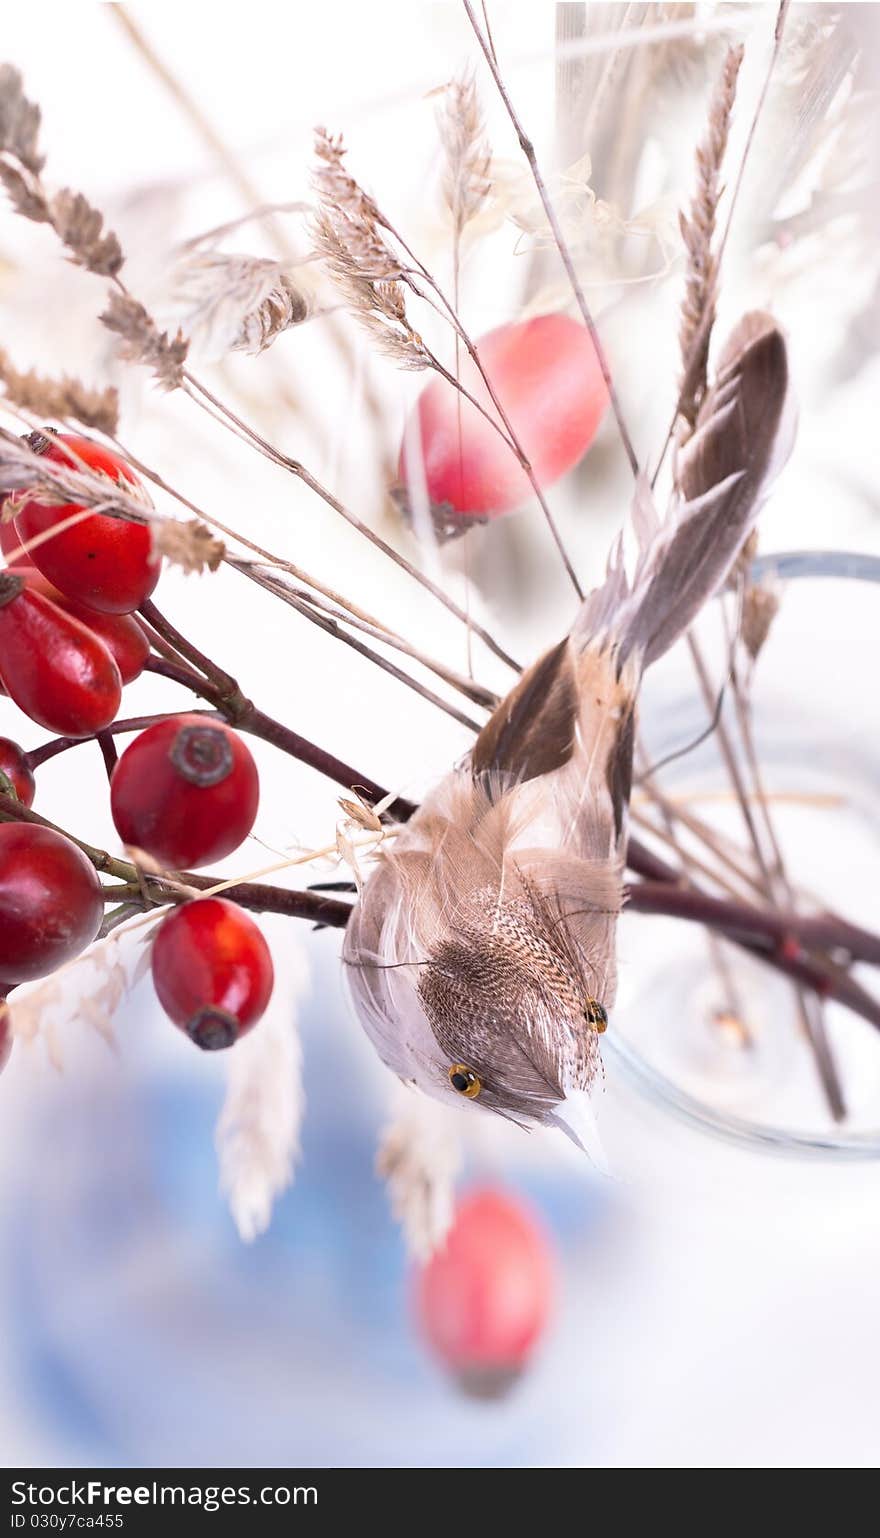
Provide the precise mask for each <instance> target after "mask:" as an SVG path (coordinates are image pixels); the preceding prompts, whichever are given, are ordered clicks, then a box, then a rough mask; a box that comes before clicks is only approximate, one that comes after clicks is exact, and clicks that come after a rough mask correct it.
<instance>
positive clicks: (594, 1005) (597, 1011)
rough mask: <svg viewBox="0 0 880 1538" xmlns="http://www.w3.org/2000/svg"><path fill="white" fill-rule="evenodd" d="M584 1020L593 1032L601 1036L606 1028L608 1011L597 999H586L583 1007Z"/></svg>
mask: <svg viewBox="0 0 880 1538" xmlns="http://www.w3.org/2000/svg"><path fill="white" fill-rule="evenodd" d="M584 1019H585V1020H586V1022H587V1025H589V1026H592V1028H593V1030H594V1031H597V1032H598V1033H599V1035H600V1036H601V1034H602V1032H603V1031H604V1030H606V1029H607V1026H608V1011H607V1009H606V1008H605V1005H604V1004H600V1003H599V1000H598V999H587V1002H586V1004H585V1005H584Z"/></svg>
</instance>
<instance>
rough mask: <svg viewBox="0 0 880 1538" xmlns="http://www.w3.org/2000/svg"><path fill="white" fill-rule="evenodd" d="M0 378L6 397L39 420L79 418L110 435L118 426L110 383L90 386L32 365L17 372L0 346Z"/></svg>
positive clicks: (115, 398)
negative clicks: (40, 371)
mask: <svg viewBox="0 0 880 1538" xmlns="http://www.w3.org/2000/svg"><path fill="white" fill-rule="evenodd" d="M0 382H2V384H3V387H4V390H5V391H6V398H7V400H8V401H9V402H10V403H11V404H12V405H13V406H16V407H17V408H18V410H19V411H25V412H30V413H31V414H32V415H33V416H37V417H40V418H41V419H42V420H43V421H56V422H69V421H73V422H79V423H80V424H81V426H83V427H91V428H94V429H96V430H97V431H98V432H101V433H107V434H108V436H110V437H113V436H114V435H115V433H116V432H117V429H118V427H119V394H118V392H117V391H116V390H115V389H113V388H112V387H108V388H107V389H104V390H92V389H90V388H89V387H88V386H87V385H84V384H82V382H81V381H80V380H79V379H71V378H69V377H68V376H67V375H66V374H65V375H62V377H61V378H60V379H47V378H46V377H45V376H44V375H42V374H38V373H36V372H35V370H33V369H29V370H28V371H27V373H20V372H19V370H18V369H17V368H16V367H15V365H14V364H13V362H12V360H11V358H10V357H9V354H8V353H7V352H5V351H4V350H3V349H2V348H0Z"/></svg>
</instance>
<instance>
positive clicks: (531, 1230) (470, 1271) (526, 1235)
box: [415, 1189, 553, 1398]
mask: <svg viewBox="0 0 880 1538" xmlns="http://www.w3.org/2000/svg"><path fill="white" fill-rule="evenodd" d="M552 1300H553V1261H552V1256H551V1252H550V1247H549V1243H548V1240H547V1238H546V1236H545V1234H544V1232H543V1230H542V1229H541V1228H540V1227H539V1226H538V1224H537V1223H536V1221H535V1219H534V1218H533V1216H532V1214H531V1212H530V1211H529V1209H528V1208H527V1207H526V1206H525V1205H524V1204H523V1203H521V1202H520V1201H519V1200H518V1199H517V1198H516V1197H513V1196H510V1195H508V1194H507V1193H505V1192H504V1191H498V1190H492V1189H486V1190H480V1191H475V1192H473V1193H472V1194H471V1195H469V1196H466V1197H465V1198H464V1200H463V1201H461V1202H460V1203H459V1204H458V1207H457V1209H456V1213H455V1217H454V1219H453V1223H452V1227H451V1229H450V1230H449V1233H448V1235H447V1237H446V1240H445V1242H444V1244H443V1246H442V1247H441V1248H440V1249H439V1250H438V1251H437V1252H436V1253H435V1254H434V1255H432V1257H431V1259H430V1260H429V1261H428V1262H427V1264H426V1265H425V1266H423V1267H422V1268H421V1270H420V1271H419V1272H418V1273H417V1275H416V1281H415V1304H416V1313H417V1317H418V1320H419V1323H420V1325H421V1328H422V1332H423V1334H424V1335H425V1337H426V1338H427V1340H428V1343H429V1345H430V1346H431V1348H432V1350H433V1351H434V1353H435V1355H436V1356H438V1357H439V1358H440V1360H441V1361H442V1362H443V1363H444V1365H445V1366H446V1367H447V1368H449V1369H450V1371H451V1372H452V1373H453V1375H454V1376H455V1378H456V1381H457V1382H458V1384H459V1387H461V1388H462V1389H464V1390H465V1391H466V1392H467V1393H470V1394H473V1395H474V1396H476V1397H480V1398H490V1397H495V1396H497V1395H499V1394H502V1393H504V1392H505V1391H506V1390H507V1389H508V1388H509V1387H510V1386H511V1385H512V1384H513V1383H514V1382H515V1381H516V1379H517V1378H518V1377H519V1375H520V1373H521V1372H522V1370H523V1368H524V1367H525V1366H526V1364H527V1362H528V1360H529V1358H530V1356H531V1355H532V1352H533V1351H534V1348H535V1346H536V1345H537V1343H538V1341H539V1339H540V1337H541V1335H542V1333H543V1331H544V1329H545V1326H546V1324H547V1320H548V1318H549V1315H550V1311H551V1307H552Z"/></svg>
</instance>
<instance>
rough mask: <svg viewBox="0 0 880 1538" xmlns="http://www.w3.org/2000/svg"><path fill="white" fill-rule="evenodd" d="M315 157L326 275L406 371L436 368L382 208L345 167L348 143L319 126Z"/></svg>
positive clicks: (315, 228)
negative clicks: (416, 323) (414, 321)
mask: <svg viewBox="0 0 880 1538" xmlns="http://www.w3.org/2000/svg"><path fill="white" fill-rule="evenodd" d="M315 155H316V166H315V171H314V176H313V180H314V187H315V193H316V196H317V205H318V206H317V211H316V213H315V218H314V221H313V225H312V234H313V239H314V242H315V247H316V250H317V252H318V254H319V256H320V257H321V258H322V262H323V266H324V270H325V272H326V273H327V275H328V277H329V278H330V279H331V281H332V282H333V284H334V285H335V287H336V288H337V289H338V291H339V293H340V295H341V297H342V299H343V302H344V303H345V305H346V306H347V308H348V309H349V310H350V311H351V313H352V314H353V315H354V316H355V317H356V318H357V319H358V320H359V321H360V322H361V324H362V325H363V326H364V327H365V328H366V330H367V331H369V332H370V334H371V335H372V337H373V338H374V340H375V341H376V342H377V343H378V345H379V347H380V348H381V350H382V351H383V352H385V353H386V354H387V355H388V356H389V357H391V358H393V359H394V361H395V362H396V363H398V364H400V365H401V366H402V367H403V368H412V369H423V368H428V367H430V364H431V356H430V354H429V352H428V350H427V348H426V347H425V344H424V342H423V341H422V339H421V337H420V336H419V335H418V333H417V332H416V331H415V330H414V329H413V327H412V325H411V324H410V322H409V319H408V316H407V313H406V298H405V294H404V288H403V278H404V273H403V267H402V264H401V262H400V259H399V257H398V256H396V255H395V253H394V251H393V250H392V248H391V246H390V244H389V242H388V240H387V239H386V235H385V230H386V228H387V226H386V225H385V221H384V219H383V217H382V215H381V213H380V211H379V208H378V206H377V204H376V203H375V202H374V200H373V199H372V198H371V197H370V196H369V194H368V193H366V192H364V190H363V188H362V187H360V186H359V185H358V183H357V182H356V181H355V180H354V178H353V177H352V176H351V175H350V174H349V172H348V170H347V168H346V166H345V164H344V158H345V147H344V145H343V143H342V139H341V138H336V139H334V138H332V137H331V136H330V134H328V133H327V131H326V129H324V128H319V129H318V130H317V132H316V135H315Z"/></svg>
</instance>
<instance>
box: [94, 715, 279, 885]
mask: <svg viewBox="0 0 880 1538" xmlns="http://www.w3.org/2000/svg"><path fill="white" fill-rule="evenodd" d="M259 799H260V782H259V779H258V776H257V766H256V764H255V763H254V761H253V758H252V757H251V754H250V750H249V749H248V748H247V747H246V746H245V744H244V743H243V742H242V740H241V738H240V737H239V736H237V735H236V733H235V732H233V731H232V730H231V729H230V728H229V727H228V726H226V725H224V723H223V722H221V721H212V720H206V719H205V717H204V716H198V715H186V716H174V717H173V718H172V719H171V720H168V721H158V722H157V723H156V725H155V726H150V727H148V728H147V730H146V731H145V732H141V734H140V736H139V737H136V738H135V740H134V742H133V743H131V744H130V746H129V747H127V748H126V750H125V752H124V753H123V754H122V757H121V758H120V760H119V762H118V764H117V765H116V768H115V769H114V771H113V779H112V781H111V784H110V809H111V811H112V813H113V821H114V823H115V824H116V831H117V833H118V834H119V837H120V838H121V839H122V841H123V843H124V844H134V845H135V846H136V847H137V848H138V849H145V850H146V852H147V854H151V855H152V856H153V858H154V859H156V860H159V861H160V863H161V864H162V865H164V866H166V868H168V869H169V870H183V869H184V868H187V869H188V868H189V867H191V866H198V865H208V864H209V863H210V862H211V861H212V860H220V859H222V858H223V856H224V855H227V854H231V853H232V851H233V850H234V849H237V848H238V846H239V844H241V843H243V842H244V840H245V839H246V838H247V836H248V834H249V833H250V831H251V828H252V827H253V825H254V819H255V817H256V815H257V806H258V804H259Z"/></svg>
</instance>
